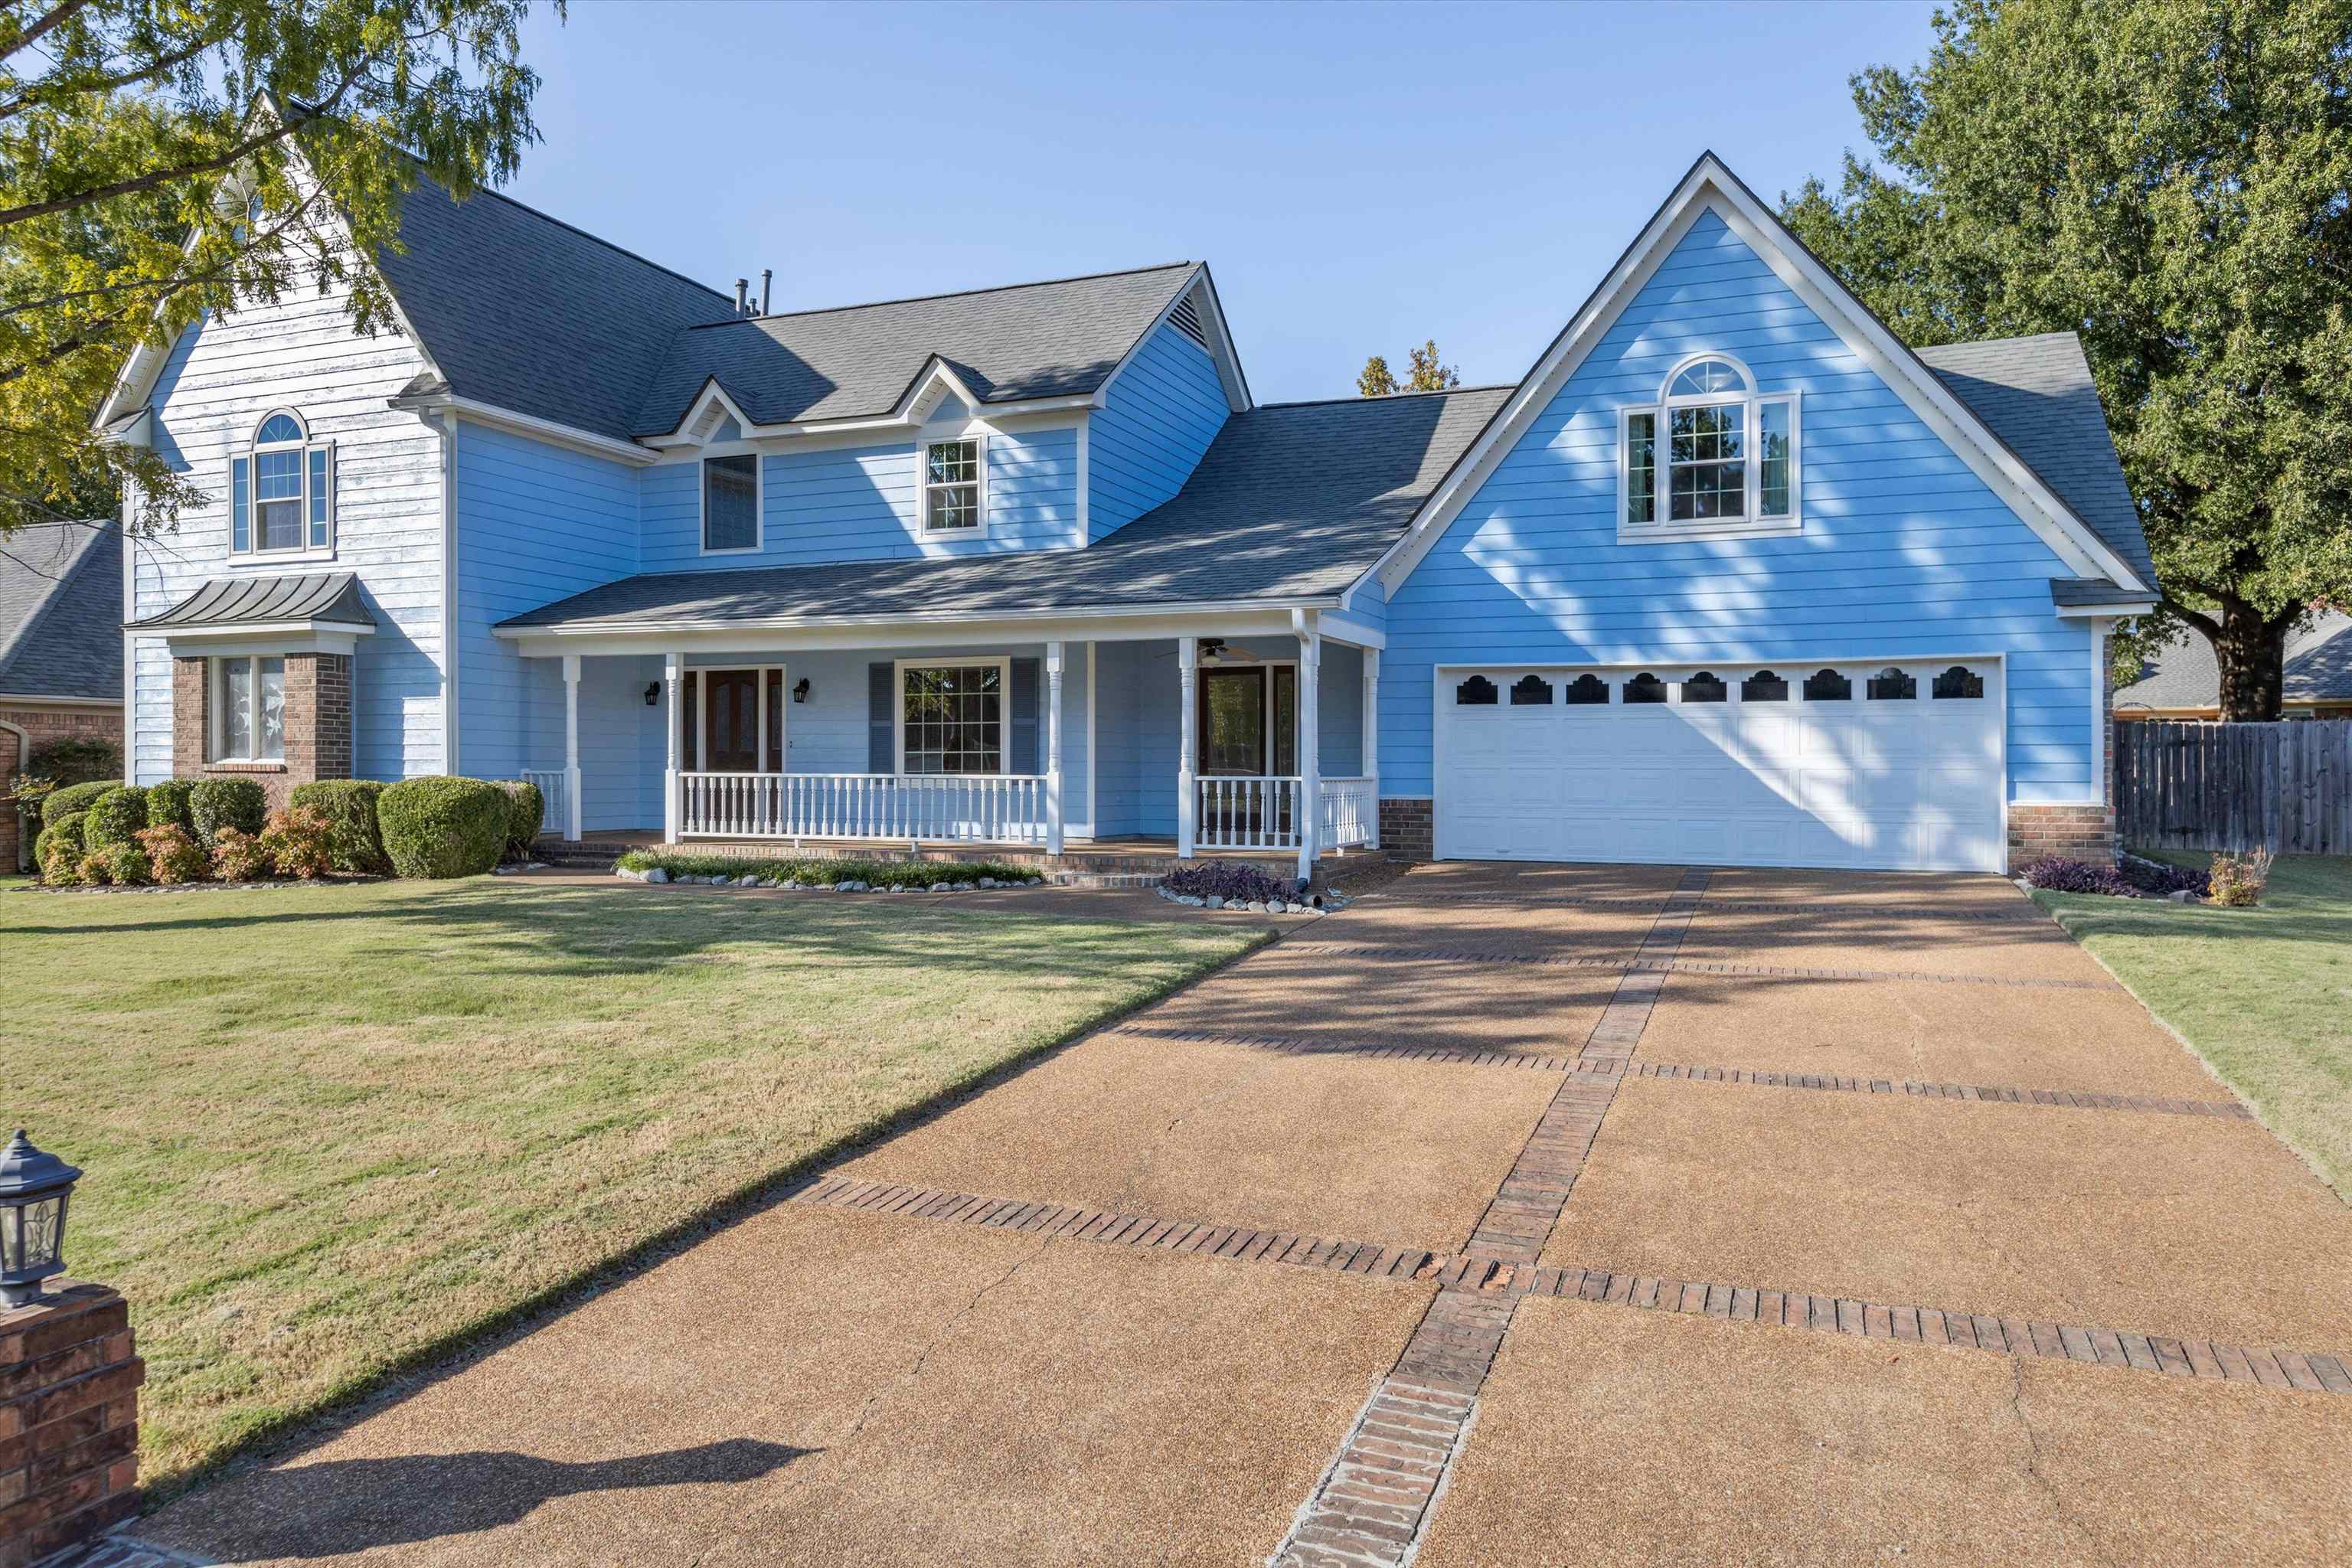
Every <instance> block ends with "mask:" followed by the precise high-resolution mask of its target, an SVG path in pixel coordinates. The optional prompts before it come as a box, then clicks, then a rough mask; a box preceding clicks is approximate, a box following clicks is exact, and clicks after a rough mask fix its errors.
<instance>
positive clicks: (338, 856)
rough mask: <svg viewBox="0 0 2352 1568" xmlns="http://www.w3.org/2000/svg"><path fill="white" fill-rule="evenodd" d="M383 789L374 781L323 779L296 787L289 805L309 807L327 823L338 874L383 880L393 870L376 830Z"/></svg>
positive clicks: (330, 849)
mask: <svg viewBox="0 0 2352 1568" xmlns="http://www.w3.org/2000/svg"><path fill="white" fill-rule="evenodd" d="M383 789H384V786H383V784H378V783H377V782H376V781H375V780H373V779H320V780H319V781H318V782H317V783H315V784H297V785H295V786H294V791H293V793H292V794H291V795H288V796H287V798H286V804H287V805H299V806H306V807H308V808H309V809H310V810H312V811H315V812H317V813H318V814H319V815H320V816H323V817H325V818H326V819H327V835H328V837H327V847H328V854H329V857H330V858H331V860H332V862H333V865H334V868H335V869H336V870H338V871H344V872H349V873H351V874H352V875H354V876H362V877H381V876H383V875H385V874H386V873H388V872H389V871H390V870H391V869H392V861H391V858H389V857H387V856H386V855H385V854H384V852H383V833H382V832H381V830H380V829H379V828H378V827H377V826H376V816H375V808H376V800H377V797H379V796H380V795H383Z"/></svg>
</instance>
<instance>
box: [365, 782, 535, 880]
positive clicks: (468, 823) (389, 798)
mask: <svg viewBox="0 0 2352 1568" xmlns="http://www.w3.org/2000/svg"><path fill="white" fill-rule="evenodd" d="M513 821H514V808H513V807H512V805H509V802H508V800H507V795H506V792H505V791H504V790H502V789H500V788H499V786H498V785H496V784H485V783H483V782H482V781H481V780H480V779H461V778H451V777H447V776H446V775H442V776H435V777H431V778H415V779H403V780H401V781H400V783H398V784H393V785H392V786H390V787H389V788H387V789H386V790H385V791H384V792H383V795H380V796H378V797H377V800H376V825H377V826H378V827H379V829H381V831H382V833H383V848H384V853H385V854H386V855H387V856H388V857H390V858H391V860H392V868H393V871H394V873H395V874H396V875H399V876H403V877H478V876H480V875H481V874H482V873H483V872H485V871H488V870H489V869H490V868H492V867H494V866H496V865H497V864H498V863H499V854H500V852H502V851H503V850H504V849H505V848H506V843H507V830H508V828H509V826H511V825H512V823H513Z"/></svg>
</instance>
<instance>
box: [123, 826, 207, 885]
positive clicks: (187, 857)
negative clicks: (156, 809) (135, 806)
mask: <svg viewBox="0 0 2352 1568" xmlns="http://www.w3.org/2000/svg"><path fill="white" fill-rule="evenodd" d="M139 847H141V848H142V849H144V850H146V851H147V869H148V873H149V874H150V875H151V876H152V877H153V878H154V879H155V880H156V881H158V882H165V883H173V882H201V881H203V880H204V879H205V872H207V871H209V870H210V869H212V865H211V862H210V861H208V860H207V859H205V852H204V848H203V847H202V846H200V845H198V844H197V842H196V840H195V836H194V834H192V833H190V832H189V831H188V830H187V829H186V828H184V827H183V826H180V825H179V824H178V823H176V822H166V823H163V824H160V825H158V826H154V827H148V828H142V830H141V831H140V834H139Z"/></svg>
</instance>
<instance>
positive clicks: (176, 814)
mask: <svg viewBox="0 0 2352 1568" xmlns="http://www.w3.org/2000/svg"><path fill="white" fill-rule="evenodd" d="M194 788H195V785H194V784H193V783H191V782H190V781H189V780H187V779H165V780H164V781H163V783H161V784H149V785H148V786H147V826H150V827H177V828H180V829H182V830H183V831H184V832H185V833H186V834H187V835H188V836H189V837H191V838H193V837H195V832H196V816H195V812H194V808H193V807H192V806H191V805H189V802H188V797H189V795H190V794H191V793H192V792H193V791H194Z"/></svg>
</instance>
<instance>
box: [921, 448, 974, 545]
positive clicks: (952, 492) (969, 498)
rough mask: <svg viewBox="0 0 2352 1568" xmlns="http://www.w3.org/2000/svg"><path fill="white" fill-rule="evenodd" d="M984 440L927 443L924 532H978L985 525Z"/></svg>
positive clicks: (924, 479)
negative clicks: (983, 485)
mask: <svg viewBox="0 0 2352 1568" xmlns="http://www.w3.org/2000/svg"><path fill="white" fill-rule="evenodd" d="M981 464H982V450H981V441H980V438H979V437H964V438H962V439H959V440H953V441H926V442H924V443H923V531H924V532H925V533H958V532H977V531H979V530H980V526H981V522H982V499H981V487H982V481H981V473H982V468H981Z"/></svg>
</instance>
